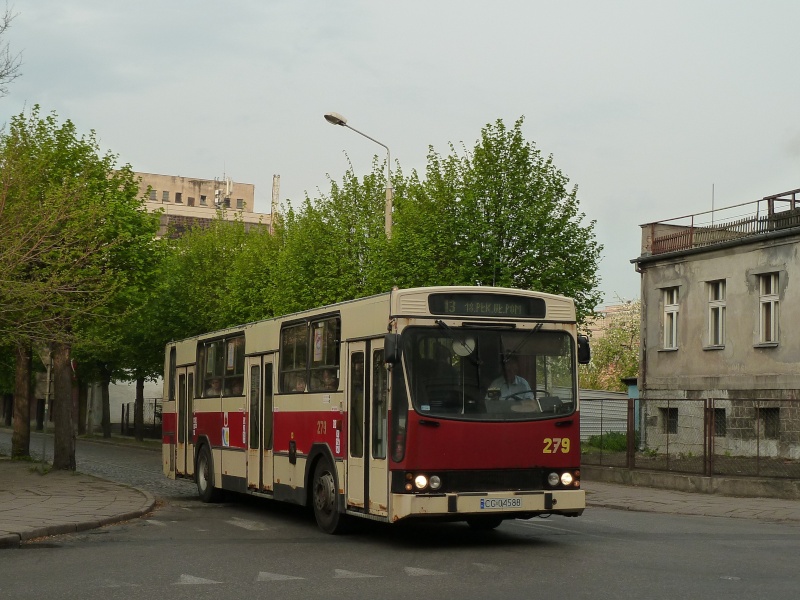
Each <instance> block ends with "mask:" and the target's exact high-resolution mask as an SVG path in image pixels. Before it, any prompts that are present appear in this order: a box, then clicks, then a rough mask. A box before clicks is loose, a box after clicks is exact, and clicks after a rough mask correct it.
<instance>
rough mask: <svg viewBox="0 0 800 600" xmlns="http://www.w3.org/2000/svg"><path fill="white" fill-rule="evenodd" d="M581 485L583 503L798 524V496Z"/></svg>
mask: <svg viewBox="0 0 800 600" xmlns="http://www.w3.org/2000/svg"><path fill="white" fill-rule="evenodd" d="M581 487H583V489H584V490H586V506H587V507H593V506H596V507H603V508H614V509H619V510H636V511H642V512H657V513H665V514H671V515H695V516H702V517H728V518H740V519H759V520H763V521H770V522H781V521H784V522H795V523H797V524H798V525H800V501H798V500H783V499H779V498H739V497H733V496H722V495H719V494H703V493H692V492H679V491H675V490H665V489H661V488H654V487H643V486H633V485H624V484H618V483H604V482H600V481H592V480H589V481H587V480H583V481H582V482H581Z"/></svg>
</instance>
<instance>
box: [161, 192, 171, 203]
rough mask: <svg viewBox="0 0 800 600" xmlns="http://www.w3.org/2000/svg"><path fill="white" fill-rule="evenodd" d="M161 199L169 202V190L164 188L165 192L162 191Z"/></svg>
mask: <svg viewBox="0 0 800 600" xmlns="http://www.w3.org/2000/svg"><path fill="white" fill-rule="evenodd" d="M161 201H162V202H169V192H168V191H167V190H164V191H163V192H161Z"/></svg>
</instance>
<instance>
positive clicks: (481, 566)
mask: <svg viewBox="0 0 800 600" xmlns="http://www.w3.org/2000/svg"><path fill="white" fill-rule="evenodd" d="M472 564H473V565H474V566H475V568H477V569H478V571H480V572H481V573H495V572H497V571H499V569H498V568H497V567H496V566H495V565H487V564H486V563H472Z"/></svg>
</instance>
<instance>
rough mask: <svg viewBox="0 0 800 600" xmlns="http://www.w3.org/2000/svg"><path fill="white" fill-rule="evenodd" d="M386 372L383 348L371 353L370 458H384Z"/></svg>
mask: <svg viewBox="0 0 800 600" xmlns="http://www.w3.org/2000/svg"><path fill="white" fill-rule="evenodd" d="M387 379H388V377H387V372H386V365H384V361H383V350H375V351H374V352H373V353H372V458H386V417H387V414H388V408H389V407H388V403H387V402H386V400H387V395H388V388H387V385H386V384H387Z"/></svg>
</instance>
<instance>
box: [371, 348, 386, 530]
mask: <svg viewBox="0 0 800 600" xmlns="http://www.w3.org/2000/svg"><path fill="white" fill-rule="evenodd" d="M383 356H384V355H383V340H382V339H381V340H374V341H373V343H372V345H371V347H370V361H369V367H370V374H369V376H368V377H367V381H368V382H369V384H370V388H371V391H370V394H368V396H369V398H370V399H371V404H372V405H371V407H370V410H369V411H368V412H369V413H370V415H371V416H370V423H371V425H370V432H369V473H368V476H367V485H368V489H369V512H370V513H371V514H373V515H381V516H387V515H388V514H389V510H388V509H389V506H388V505H389V469H388V465H387V459H386V453H387V448H388V446H389V443H388V439H387V436H388V429H387V422H388V416H389V413H388V409H389V388H388V385H387V382H388V378H389V372H388V371H387V370H386V364H385V362H384V358H383Z"/></svg>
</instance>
